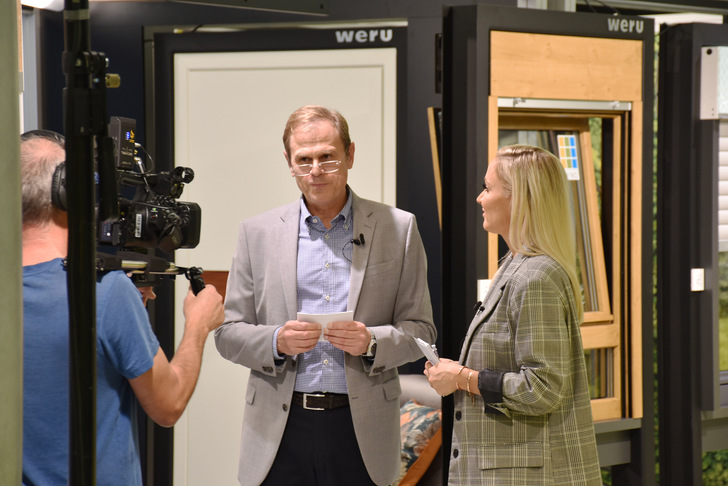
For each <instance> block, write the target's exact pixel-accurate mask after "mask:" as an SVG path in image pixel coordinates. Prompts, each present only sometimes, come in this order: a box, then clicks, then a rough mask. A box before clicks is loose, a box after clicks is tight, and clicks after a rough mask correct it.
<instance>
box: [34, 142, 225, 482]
mask: <svg viewBox="0 0 728 486" xmlns="http://www.w3.org/2000/svg"><path fill="white" fill-rule="evenodd" d="M64 159H65V150H64V139H63V137H62V136H61V135H58V134H57V133H54V132H49V131H45V130H34V131H32V132H28V133H25V134H23V135H22V136H21V144H20V161H21V175H22V194H23V321H24V322H23V327H24V345H23V346H24V349H23V352H24V358H23V367H24V370H23V375H24V376H23V387H24V388H23V389H24V398H23V484H33V485H37V484H43V485H65V484H67V476H68V462H69V460H68V455H69V451H68V443H69V430H68V428H69V427H68V423H69V420H68V417H69V409H68V407H69V406H68V404H69V397H68V394H69V376H68V375H69V359H68V349H69V329H68V328H69V323H68V291H67V285H66V270H65V268H64V266H63V258H65V257H66V253H67V249H68V224H67V223H68V216H67V214H66V212H65V211H63V210H61V209H58V208H56V207H55V206H53V205H52V203H51V181H52V177H53V173H54V170H55V169H56V166H58V165H59V164H60V163H61V162H63V160H64ZM184 313H185V318H186V322H185V332H184V336H183V338H182V342H181V343H180V345H179V348H178V349H177V352H176V353H175V355H174V358H173V359H172V361H171V362H170V361H168V360H167V357H166V356H165V354H164V352H163V351H162V349H161V348H160V347H159V342H158V341H157V338H156V337H155V335H154V333H153V331H152V328H151V326H150V323H149V318H148V315H147V313H146V310H145V309H144V305H143V304H142V298H141V296H140V293H139V291H138V290H137V289H136V288H135V287H134V284H133V283H132V281H131V279H129V278H128V277H127V276H126V275H125V274H124V273H123V272H122V271H112V272H107V273H103V274H100V275H99V278H98V279H97V284H96V320H97V324H96V339H97V343H98V346H97V355H96V356H97V357H96V360H97V385H96V400H97V405H96V407H97V408H96V437H97V438H96V475H97V484H99V485H103V484H124V485H141V484H142V478H141V467H140V460H139V445H138V440H137V426H136V423H137V420H136V417H135V410H136V402H137V400H138V402H139V403H140V404H141V406H142V407H143V408H144V410H145V411H146V413H147V414H148V415H149V417H151V418H152V420H154V421H155V422H156V423H158V424H159V425H161V426H164V427H171V426H173V425H174V424H175V422H176V421H177V420H178V419H179V417H180V416H181V415H182V412H184V410H185V407H186V406H187V402H188V401H189V399H190V397H191V395H192V392H193V391H194V388H195V384H196V383H197V378H198V376H199V372H200V365H201V361H202V351H203V348H204V344H205V339H206V338H207V335H208V333H209V332H210V331H212V330H214V329H216V328H217V327H219V326H220V324H221V323H222V321H223V314H224V309H223V305H222V297H221V296H220V294H218V293H217V291H216V290H215V288H214V287H213V286H211V285H208V286H207V288H205V289H203V290H202V291H201V292H200V293H199V294H198V295H197V296H195V295H194V294H193V293H192V292H191V291H190V292H189V293H188V295H187V298H186V299H185V301H184Z"/></svg>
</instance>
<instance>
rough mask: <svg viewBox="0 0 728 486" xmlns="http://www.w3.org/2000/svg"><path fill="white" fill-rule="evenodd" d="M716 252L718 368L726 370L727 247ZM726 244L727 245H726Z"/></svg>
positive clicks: (727, 355) (727, 342) (727, 357)
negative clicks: (718, 290) (718, 292)
mask: <svg viewBox="0 0 728 486" xmlns="http://www.w3.org/2000/svg"><path fill="white" fill-rule="evenodd" d="M722 246H723V245H721V248H720V250H721V251H719V252H718V285H719V287H720V295H719V297H718V333H719V334H718V335H719V339H720V350H719V354H720V369H721V370H728V249H726V248H722ZM727 246H728V245H727Z"/></svg>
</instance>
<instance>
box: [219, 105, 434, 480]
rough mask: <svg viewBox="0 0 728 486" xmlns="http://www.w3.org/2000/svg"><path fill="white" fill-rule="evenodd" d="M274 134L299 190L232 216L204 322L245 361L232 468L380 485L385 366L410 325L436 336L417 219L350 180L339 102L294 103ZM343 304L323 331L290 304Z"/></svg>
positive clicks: (223, 348)
mask: <svg viewBox="0 0 728 486" xmlns="http://www.w3.org/2000/svg"><path fill="white" fill-rule="evenodd" d="M283 143H284V147H285V152H284V155H285V158H286V160H287V161H288V166H289V168H290V170H291V175H292V176H293V177H294V178H295V180H296V183H297V184H298V187H299V188H300V189H301V193H302V197H301V198H300V199H299V200H298V201H296V202H294V203H291V204H288V205H286V206H282V207H280V208H277V209H273V210H271V211H268V212H266V213H263V214H260V215H258V216H255V217H253V218H250V219H248V220H245V221H243V222H242V224H241V225H240V232H239V237H238V244H237V248H236V251H235V255H234V257H233V262H232V269H231V271H230V275H229V279H228V286H227V298H226V302H225V309H226V310H225V322H224V324H223V325H222V327H220V328H219V329H218V331H217V332H216V333H215V343H216V344H217V349H218V351H219V352H220V354H221V355H222V356H223V357H224V358H226V359H228V360H230V361H232V362H234V363H238V364H240V365H243V366H246V367H248V368H250V370H251V373H250V378H249V381H248V389H247V392H246V396H245V401H246V403H245V411H244V415H243V431H242V439H241V451H240V465H239V473H238V479H239V481H240V484H242V485H259V484H265V485H279V484H281V485H282V484H285V485H296V484H300V485H305V486H311V485H317V484H318V485H342V484H346V485H359V484H362V485H371V484H377V485H387V484H391V483H392V482H393V481H395V479H396V478H397V477H398V475H399V471H400V433H399V395H400V393H401V389H400V385H399V377H398V374H397V367H398V366H400V365H403V364H405V363H407V362H410V361H415V360H417V359H418V358H421V357H422V355H421V353H420V351H419V349H418V348H417V345H416V344H415V342H414V339H413V337H419V338H421V339H424V340H426V341H428V342H434V340H435V337H436V330H435V326H434V324H433V321H432V308H431V304H430V295H429V290H428V287H427V266H426V256H425V252H424V248H423V245H422V240H421V238H420V234H419V232H418V230H417V223H416V221H415V218H414V216H413V215H412V214H410V213H407V212H404V211H401V210H398V209H396V208H392V207H389V206H386V205H384V204H380V203H377V202H374V201H368V200H365V199H361V198H359V197H357V195H356V194H354V192H353V191H352V190H351V188H349V186H348V185H347V173H348V170H350V169H351V168H352V166H353V164H354V143H352V142H351V139H350V137H349V129H348V125H347V123H346V120H345V119H344V118H343V117H342V116H341V115H340V114H339V113H338V112H336V111H333V110H329V109H326V108H323V107H320V106H304V107H301V108H299V109H298V110H296V111H295V112H294V113H293V114H292V115H291V116H290V118H289V119H288V123H287V125H286V128H285V131H284V135H283ZM344 311H353V317H351V318H344V317H341V318H339V319H341V320H336V321H335V322H333V323H331V324H329V325H328V327H326V328H325V329H323V332H322V326H321V325H320V324H319V323H317V322H303V320H304V319H303V318H301V320H299V318H298V314H297V313H307V314H331V313H339V312H344ZM306 320H307V321H316V320H317V319H315V318H314V319H311V318H309V319H306ZM322 336H323V337H322Z"/></svg>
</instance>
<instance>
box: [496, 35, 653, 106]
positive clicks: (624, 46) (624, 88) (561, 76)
mask: <svg viewBox="0 0 728 486" xmlns="http://www.w3.org/2000/svg"><path fill="white" fill-rule="evenodd" d="M490 59H491V78H490V86H491V92H490V94H491V95H492V96H504V97H520V98H541V99H569V100H604V101H612V100H619V101H630V100H641V99H642V41H639V40H629V39H605V38H596V37H576V36H565V35H546V34H530V33H522V32H500V31H493V32H491V49H490Z"/></svg>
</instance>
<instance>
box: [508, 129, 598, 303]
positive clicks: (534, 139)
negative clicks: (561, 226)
mask: <svg viewBox="0 0 728 486" xmlns="http://www.w3.org/2000/svg"><path fill="white" fill-rule="evenodd" d="M498 138H499V140H498V146H499V147H504V146H506V145H513V144H526V145H534V146H537V147H541V148H544V149H546V150H548V151H550V152H551V153H553V154H555V155H556V156H558V157H559V158H560V159H561V161H562V163H563V164H564V166H565V169H566V172H567V176H568V178H569V180H570V184H571V189H572V203H573V208H574V221H575V223H576V226H575V231H576V242H577V270H578V271H579V278H580V280H581V284H582V292H583V298H584V311H585V312H592V311H598V310H600V309H599V302H598V299H597V282H596V281H597V277H596V274H595V269H594V258H593V251H592V237H591V235H590V233H589V220H588V218H589V215H588V213H587V204H586V192H585V188H584V184H585V177H584V170H583V163H582V161H583V157H582V153H581V147H580V143H579V132H576V131H557V130H499V132H498ZM599 160H600V161H601V157H600V158H599ZM600 168H601V163H600ZM591 183H592V184H595V183H596V181H591ZM597 192H599V191H597Z"/></svg>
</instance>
